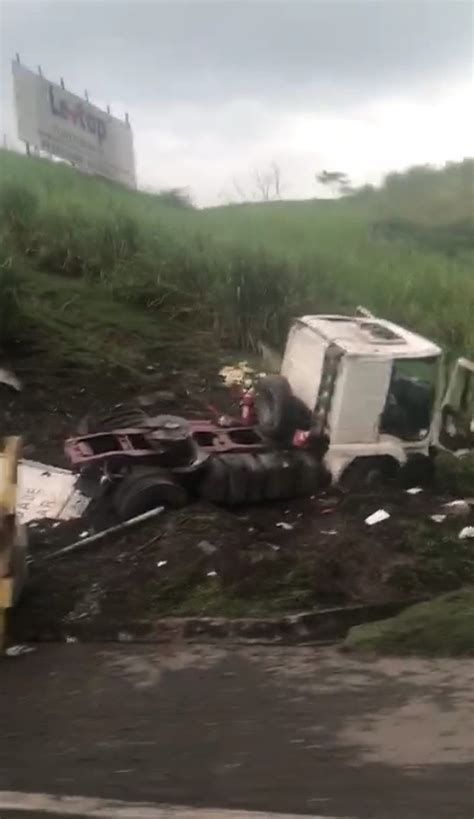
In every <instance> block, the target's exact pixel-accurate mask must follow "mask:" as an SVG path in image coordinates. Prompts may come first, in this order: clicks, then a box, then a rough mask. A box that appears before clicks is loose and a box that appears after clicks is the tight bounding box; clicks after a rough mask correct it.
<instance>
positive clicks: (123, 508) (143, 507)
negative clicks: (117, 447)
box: [113, 466, 187, 520]
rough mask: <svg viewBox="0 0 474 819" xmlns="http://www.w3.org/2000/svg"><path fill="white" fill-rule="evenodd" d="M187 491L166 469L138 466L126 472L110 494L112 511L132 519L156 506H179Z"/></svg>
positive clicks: (122, 517) (124, 518) (183, 502)
mask: <svg viewBox="0 0 474 819" xmlns="http://www.w3.org/2000/svg"><path fill="white" fill-rule="evenodd" d="M186 502H187V494H186V492H185V490H184V489H183V487H182V486H180V484H179V483H176V481H175V480H174V478H173V476H172V475H171V474H170V473H169V472H167V471H166V470H165V469H157V468H155V467H148V466H139V467H136V468H135V469H132V471H131V472H130V473H129V474H128V475H126V477H125V478H123V480H122V481H121V483H120V484H119V485H118V487H117V489H116V490H115V493H114V496H113V504H114V508H115V511H116V512H117V514H118V516H119V517H120V518H121V519H122V520H128V519H129V518H134V517H136V516H137V515H141V514H143V513H144V512H149V511H150V510H151V509H156V507H157V506H167V507H171V508H178V507H180V506H184V505H185V503H186Z"/></svg>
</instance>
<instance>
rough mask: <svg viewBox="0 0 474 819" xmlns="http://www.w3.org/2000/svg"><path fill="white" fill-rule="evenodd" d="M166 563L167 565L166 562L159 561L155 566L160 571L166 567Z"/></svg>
mask: <svg viewBox="0 0 474 819" xmlns="http://www.w3.org/2000/svg"><path fill="white" fill-rule="evenodd" d="M167 563H168V561H167V560H159V561H158V563H157V564H156V565H157V566H158V568H159V569H161V567H162V566H166V564H167Z"/></svg>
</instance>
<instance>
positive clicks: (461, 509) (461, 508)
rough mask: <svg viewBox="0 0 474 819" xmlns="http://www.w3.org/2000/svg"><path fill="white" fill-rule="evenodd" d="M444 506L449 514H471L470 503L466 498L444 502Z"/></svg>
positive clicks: (460, 515) (461, 515)
mask: <svg viewBox="0 0 474 819" xmlns="http://www.w3.org/2000/svg"><path fill="white" fill-rule="evenodd" d="M444 508H445V509H446V510H447V512H448V515H459V517H463V516H465V515H469V513H470V511H471V507H470V505H469V503H468V502H467V501H465V500H453V501H450V502H449V503H445V504H444Z"/></svg>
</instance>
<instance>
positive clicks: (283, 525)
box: [275, 520, 294, 532]
mask: <svg viewBox="0 0 474 819" xmlns="http://www.w3.org/2000/svg"><path fill="white" fill-rule="evenodd" d="M275 526H278V527H279V528H280V529H284V530H285V532H289V531H290V529H293V528H294V526H293V524H292V523H285V521H284V520H281V521H280V522H279V523H276V524H275Z"/></svg>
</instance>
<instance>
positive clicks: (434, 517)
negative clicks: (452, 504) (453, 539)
mask: <svg viewBox="0 0 474 819" xmlns="http://www.w3.org/2000/svg"><path fill="white" fill-rule="evenodd" d="M446 517H447V515H430V518H431V520H434V522H435V523H442V522H443V520H446Z"/></svg>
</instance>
